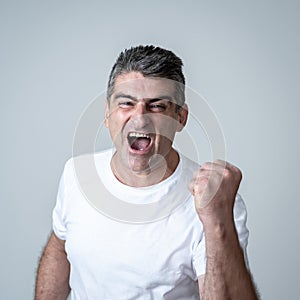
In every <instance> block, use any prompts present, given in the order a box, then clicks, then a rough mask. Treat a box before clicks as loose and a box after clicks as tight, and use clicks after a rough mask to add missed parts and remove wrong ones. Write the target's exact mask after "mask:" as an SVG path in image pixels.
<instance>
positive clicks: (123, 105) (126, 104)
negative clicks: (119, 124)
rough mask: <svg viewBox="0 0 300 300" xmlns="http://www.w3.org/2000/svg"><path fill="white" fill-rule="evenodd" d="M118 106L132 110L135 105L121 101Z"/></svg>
mask: <svg viewBox="0 0 300 300" xmlns="http://www.w3.org/2000/svg"><path fill="white" fill-rule="evenodd" d="M118 106H119V107H120V108H130V107H132V106H133V103H132V102H131V101H121V102H119V103H118Z"/></svg>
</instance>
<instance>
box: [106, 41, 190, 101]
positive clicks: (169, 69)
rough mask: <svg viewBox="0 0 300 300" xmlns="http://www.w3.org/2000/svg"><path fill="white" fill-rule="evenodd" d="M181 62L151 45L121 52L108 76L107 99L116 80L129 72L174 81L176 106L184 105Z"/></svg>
mask: <svg viewBox="0 0 300 300" xmlns="http://www.w3.org/2000/svg"><path fill="white" fill-rule="evenodd" d="M182 66H183V63H182V60H181V59H180V58H179V57H178V56H176V55H175V54H174V53H173V52H172V51H170V50H166V49H163V48H160V47H156V46H153V45H146V46H142V45H140V46H136V47H131V48H130V49H125V50H124V51H122V52H121V53H120V54H119V56H118V58H117V60H116V62H115V64H114V65H113V67H112V70H111V72H110V75H109V80H108V86H107V99H108V101H109V100H110V97H111V95H112V94H113V89H114V85H115V81H116V78H117V77H118V76H119V75H122V74H126V73H129V72H140V73H141V74H142V75H143V76H145V77H161V78H167V79H170V80H174V82H175V85H176V86H175V88H176V97H177V98H178V99H176V101H177V106H179V107H181V106H182V105H183V104H184V103H185V87H184V85H185V78H184V75H183V72H182Z"/></svg>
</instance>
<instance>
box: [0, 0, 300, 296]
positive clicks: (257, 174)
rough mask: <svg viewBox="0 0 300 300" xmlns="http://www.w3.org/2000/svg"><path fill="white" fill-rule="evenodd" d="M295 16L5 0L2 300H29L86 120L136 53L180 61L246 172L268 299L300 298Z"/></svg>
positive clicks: (259, 279) (261, 9) (283, 9)
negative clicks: (111, 78) (135, 49)
mask: <svg viewBox="0 0 300 300" xmlns="http://www.w3.org/2000/svg"><path fill="white" fill-rule="evenodd" d="M299 12H300V2H299V1H297V0H295V1H291V0H287V1H276V0H275V1H274V0H273V1H271V0H252V1H242V0H236V1H233V0H229V1H221V0H220V1H215V0H207V1H168V0H167V1H158V0H152V1H130V0H128V1H76V0H75V1H74V0H73V1H71V0H69V1H65V0H60V1H58V0H52V1H32V0H31V1H14V0H11V1H8V0H7V1H3V0H2V1H0V33H1V40H0V44H1V46H0V47H1V48H0V51H1V53H0V72H1V78H0V82H1V89H0V99H1V115H0V122H1V123H0V124H1V126H0V130H1V148H0V153H1V168H0V172H1V174H0V176H1V178H0V179H1V180H0V183H1V189H0V199H1V217H0V230H1V258H0V259H1V262H0V265H1V270H0V285H1V287H0V299H5V300H7V299H32V298H33V289H34V280H35V272H36V267H37V262H38V258H39V256H40V254H41V250H42V248H43V246H44V244H45V242H46V240H47V237H48V235H49V233H50V230H51V212H52V209H53V207H54V204H55V198H56V192H57V185H58V181H59V177H60V174H61V172H62V169H63V165H64V163H65V161H66V160H67V159H68V158H69V157H70V156H71V155H72V141H73V134H74V130H75V128H76V124H77V121H78V119H79V117H80V115H81V114H82V112H83V110H84V109H85V107H86V106H87V105H88V104H89V103H90V101H91V100H92V99H93V98H94V97H95V96H96V95H98V94H100V93H103V91H104V90H105V87H106V83H107V78H108V73H109V71H110V68H111V66H112V64H113V62H114V61H115V59H116V56H117V55H118V53H119V52H120V51H121V50H123V49H124V48H128V47H130V46H131V45H138V44H155V45H160V46H163V47H165V48H168V49H171V50H173V51H174V52H175V53H176V54H178V55H179V56H180V57H181V58H182V59H183V61H184V64H185V67H184V72H185V75H186V78H187V85H188V86H189V87H190V88H192V89H194V90H195V91H197V92H198V93H200V94H201V95H203V96H204V97H205V98H206V99H207V101H208V102H209V104H210V106H211V108H212V109H213V110H214V112H215V114H216V115H217V117H218V120H219V122H220V124H221V126H222V129H223V132H224V136H225V140H226V147H227V158H228V160H229V161H230V162H232V163H234V164H236V165H238V166H239V167H240V168H241V169H242V171H243V174H244V178H243V182H242V185H241V188H240V193H241V194H242V195H243V197H244V200H245V202H246V204H247V207H248V214H249V215H248V227H249V229H250V239H249V247H248V253H249V259H250V264H251V270H252V273H253V276H254V278H255V281H256V283H257V286H258V288H259V290H260V293H261V295H262V298H263V299H272V300H277V299H278V300H279V299H280V300H281V299H297V298H298V296H299V268H300V265H299V253H300V249H299V232H298V228H299V227H300V221H299V219H300V218H299V213H300V210H299V209H300V205H299V194H298V191H299V180H300V176H299V175H300V164H299V153H300V144H299V128H300V127H299V126H300V122H299V119H298V115H299V113H300V109H299V108H300V105H299V100H300V99H299V96H300V92H299V91H300V89H299V86H300V84H299V83H300V81H299V79H300V78H299V77H300V76H299V75H300V74H299V70H300V68H299V53H300V43H299V35H300V32H299V29H300V26H299V20H300V16H299V14H300V13H299ZM102 120H103V117H102V116H101V115H99V122H102ZM106 143H108V142H107V140H105V139H104V141H103V144H102V146H106Z"/></svg>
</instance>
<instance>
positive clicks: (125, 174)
mask: <svg viewBox="0 0 300 300" xmlns="http://www.w3.org/2000/svg"><path fill="white" fill-rule="evenodd" d="M178 163H179V155H178V153H177V152H176V151H175V150H174V149H173V148H171V150H170V151H169V153H168V154H167V155H166V156H165V157H164V159H161V156H157V159H155V158H154V159H153V160H151V162H150V164H149V165H150V166H149V168H148V169H147V170H145V171H143V172H135V171H132V170H129V169H128V168H126V167H123V164H122V162H121V159H120V158H119V155H118V153H117V152H116V153H115V154H114V155H113V157H112V159H111V162H110V165H111V169H112V172H113V174H114V175H115V177H116V178H117V179H118V180H119V181H120V182H122V183H123V184H126V185H128V186H133V187H145V186H150V185H154V184H157V183H159V182H161V181H163V180H165V179H167V178H168V177H169V176H171V175H172V174H173V173H174V171H175V170H176V168H177V166H178Z"/></svg>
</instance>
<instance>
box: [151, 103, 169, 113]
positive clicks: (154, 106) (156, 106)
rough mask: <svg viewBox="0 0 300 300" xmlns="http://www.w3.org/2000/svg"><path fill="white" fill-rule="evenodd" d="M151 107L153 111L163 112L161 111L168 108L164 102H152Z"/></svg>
mask: <svg viewBox="0 0 300 300" xmlns="http://www.w3.org/2000/svg"><path fill="white" fill-rule="evenodd" d="M149 109H150V110H151V111H157V112H161V111H164V110H165V109H166V106H165V105H163V104H150V105H149Z"/></svg>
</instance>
